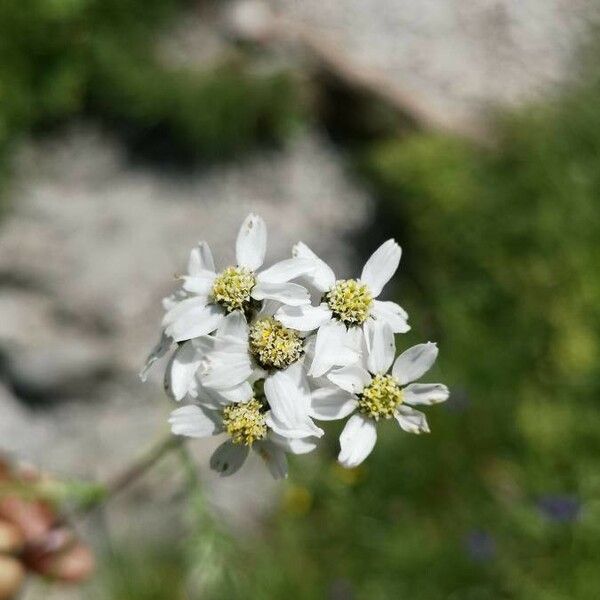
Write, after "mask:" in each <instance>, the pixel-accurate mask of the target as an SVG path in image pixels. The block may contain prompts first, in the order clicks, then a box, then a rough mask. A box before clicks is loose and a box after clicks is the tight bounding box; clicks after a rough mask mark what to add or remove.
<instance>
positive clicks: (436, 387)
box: [402, 383, 450, 405]
mask: <svg viewBox="0 0 600 600" xmlns="http://www.w3.org/2000/svg"><path fill="white" fill-rule="evenodd" d="M402 391H403V393H404V402H406V403H407V404H417V405H418V404H424V405H430V404H438V403H439V402H445V401H446V400H448V396H450V390H449V389H448V388H447V387H446V386H445V385H444V384H443V383H411V384H410V385H409V386H407V387H405V388H404V390H402Z"/></svg>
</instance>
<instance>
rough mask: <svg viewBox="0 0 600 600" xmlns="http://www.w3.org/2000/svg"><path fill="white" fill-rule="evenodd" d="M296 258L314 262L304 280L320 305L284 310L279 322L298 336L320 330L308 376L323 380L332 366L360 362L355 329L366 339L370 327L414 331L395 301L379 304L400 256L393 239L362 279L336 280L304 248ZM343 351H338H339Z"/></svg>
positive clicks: (298, 247) (378, 252) (297, 247)
mask: <svg viewBox="0 0 600 600" xmlns="http://www.w3.org/2000/svg"><path fill="white" fill-rule="evenodd" d="M293 254H294V257H295V258H297V259H304V260H309V261H312V264H313V267H314V269H313V270H312V271H311V272H309V273H307V274H306V275H305V276H304V278H305V279H306V280H307V281H308V282H309V283H310V285H311V286H312V287H313V288H315V289H316V290H317V292H318V293H319V294H320V295H321V302H320V304H319V306H312V305H310V304H303V305H300V306H289V305H288V306H282V307H281V308H280V309H279V310H278V312H277V314H276V318H277V319H278V320H279V321H281V323H283V324H284V325H286V326H287V327H293V328H295V329H297V330H299V331H312V330H314V329H318V332H317V339H316V344H315V352H314V358H313V360H312V363H311V365H310V369H309V374H310V375H312V376H314V377H320V376H321V375H323V374H325V373H326V372H327V371H329V370H330V369H331V368H332V367H334V366H343V365H346V364H349V363H350V362H352V361H353V360H356V355H355V354H353V341H352V339H350V340H349V339H348V336H349V335H350V336H352V331H353V330H358V331H362V332H363V333H364V335H365V336H367V335H368V328H381V327H383V326H384V325H387V326H388V327H389V328H390V329H391V330H392V332H394V333H405V332H407V331H408V330H409V329H410V326H409V325H408V322H407V321H408V315H407V313H406V311H405V310H404V309H403V308H402V307H400V306H399V305H398V304H396V303H395V302H385V301H381V300H377V298H378V296H379V295H380V294H381V291H382V290H383V287H384V286H385V284H386V283H387V282H388V281H389V280H390V279H391V277H392V276H393V275H394V273H395V272H396V269H397V268H398V265H399V263H400V256H401V254H402V251H401V249H400V246H399V245H398V244H397V243H396V242H395V241H394V240H388V241H387V242H384V243H383V244H382V245H381V246H380V247H379V248H378V249H377V250H375V252H374V253H373V254H372V255H371V257H370V258H369V260H368V261H367V262H366V264H365V266H364V267H363V270H362V273H361V276H360V279H337V278H336V276H335V273H334V272H333V270H332V269H331V267H329V266H328V265H327V264H326V263H325V262H324V261H323V260H321V259H320V258H319V257H318V256H317V255H316V254H315V253H314V252H313V251H312V250H311V249H310V248H309V247H308V246H307V245H306V244H304V243H302V242H299V243H298V244H296V245H295V246H294V250H293ZM338 349H339V350H338Z"/></svg>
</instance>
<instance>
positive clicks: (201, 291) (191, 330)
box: [163, 214, 314, 342]
mask: <svg viewBox="0 0 600 600" xmlns="http://www.w3.org/2000/svg"><path fill="white" fill-rule="evenodd" d="M266 248H267V228H266V225H265V222H264V221H263V220H262V219H261V218H260V217H258V216H256V215H253V214H250V215H248V217H246V219H245V220H244V222H243V223H242V226H241V228H240V231H239V233H238V237H237V242H236V248H235V249H236V259H237V265H236V266H230V267H227V268H226V269H224V270H223V271H221V272H220V273H217V272H216V270H215V263H214V260H213V257H212V253H211V251H210V248H209V246H208V244H207V243H206V242H200V243H199V244H198V247H197V248H194V250H192V253H191V255H190V259H189V263H188V274H187V275H185V276H184V277H183V290H184V291H185V297H183V298H176V299H174V300H173V301H172V302H171V303H170V306H169V307H168V310H167V313H166V314H165V316H164V319H163V328H164V331H165V334H166V335H167V336H168V337H170V338H172V339H173V340H174V341H175V342H181V341H185V340H189V339H192V338H195V337H199V336H201V335H206V334H209V333H210V332H212V331H214V330H215V329H217V327H219V325H220V323H221V322H222V320H223V319H224V317H225V316H226V315H227V314H229V313H232V312H243V313H250V312H252V311H253V310H255V309H257V308H260V305H261V302H262V301H263V300H267V299H270V300H276V301H278V302H280V303H282V304H284V305H288V306H301V305H302V304H306V303H308V302H309V301H310V297H309V294H308V291H307V290H306V289H305V288H304V287H303V286H301V285H299V284H297V283H291V280H292V279H296V278H297V277H300V276H301V275H305V274H306V273H307V272H310V271H311V270H312V269H313V268H314V267H313V265H312V262H311V261H310V260H307V259H305V258H301V257H299V258H290V259H287V260H282V261H281V262H278V263H276V264H274V265H273V266H272V267H270V268H268V269H266V270H263V271H260V272H259V271H258V269H259V268H260V267H261V266H262V264H263V261H264V258H265V252H266Z"/></svg>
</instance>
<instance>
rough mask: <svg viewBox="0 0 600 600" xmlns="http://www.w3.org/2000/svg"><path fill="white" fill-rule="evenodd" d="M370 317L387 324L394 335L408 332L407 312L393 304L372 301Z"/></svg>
mask: <svg viewBox="0 0 600 600" xmlns="http://www.w3.org/2000/svg"><path fill="white" fill-rule="evenodd" d="M371 316H373V317H374V318H375V319H376V320H377V321H383V322H384V323H387V324H388V325H389V326H390V327H391V328H392V331H393V332H394V333H406V332H407V331H410V325H409V324H408V314H407V312H406V311H405V310H404V309H403V308H402V307H401V306H399V305H398V304H396V303H395V302H383V301H382V300H374V301H373V308H372V309H371Z"/></svg>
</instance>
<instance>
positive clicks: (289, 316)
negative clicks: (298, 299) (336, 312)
mask: <svg viewBox="0 0 600 600" xmlns="http://www.w3.org/2000/svg"><path fill="white" fill-rule="evenodd" d="M275 318H276V319H277V320H278V321H279V322H280V323H282V324H283V325H285V326H286V327H289V328H290V329H296V330H297V331H312V330H313V329H317V327H320V326H321V325H323V323H327V321H330V320H331V311H330V310H329V309H328V308H327V306H326V305H325V304H321V305H320V306H311V305H310V304H304V305H303V306H282V307H281V308H280V309H279V310H278V311H277V312H276V313H275Z"/></svg>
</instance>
